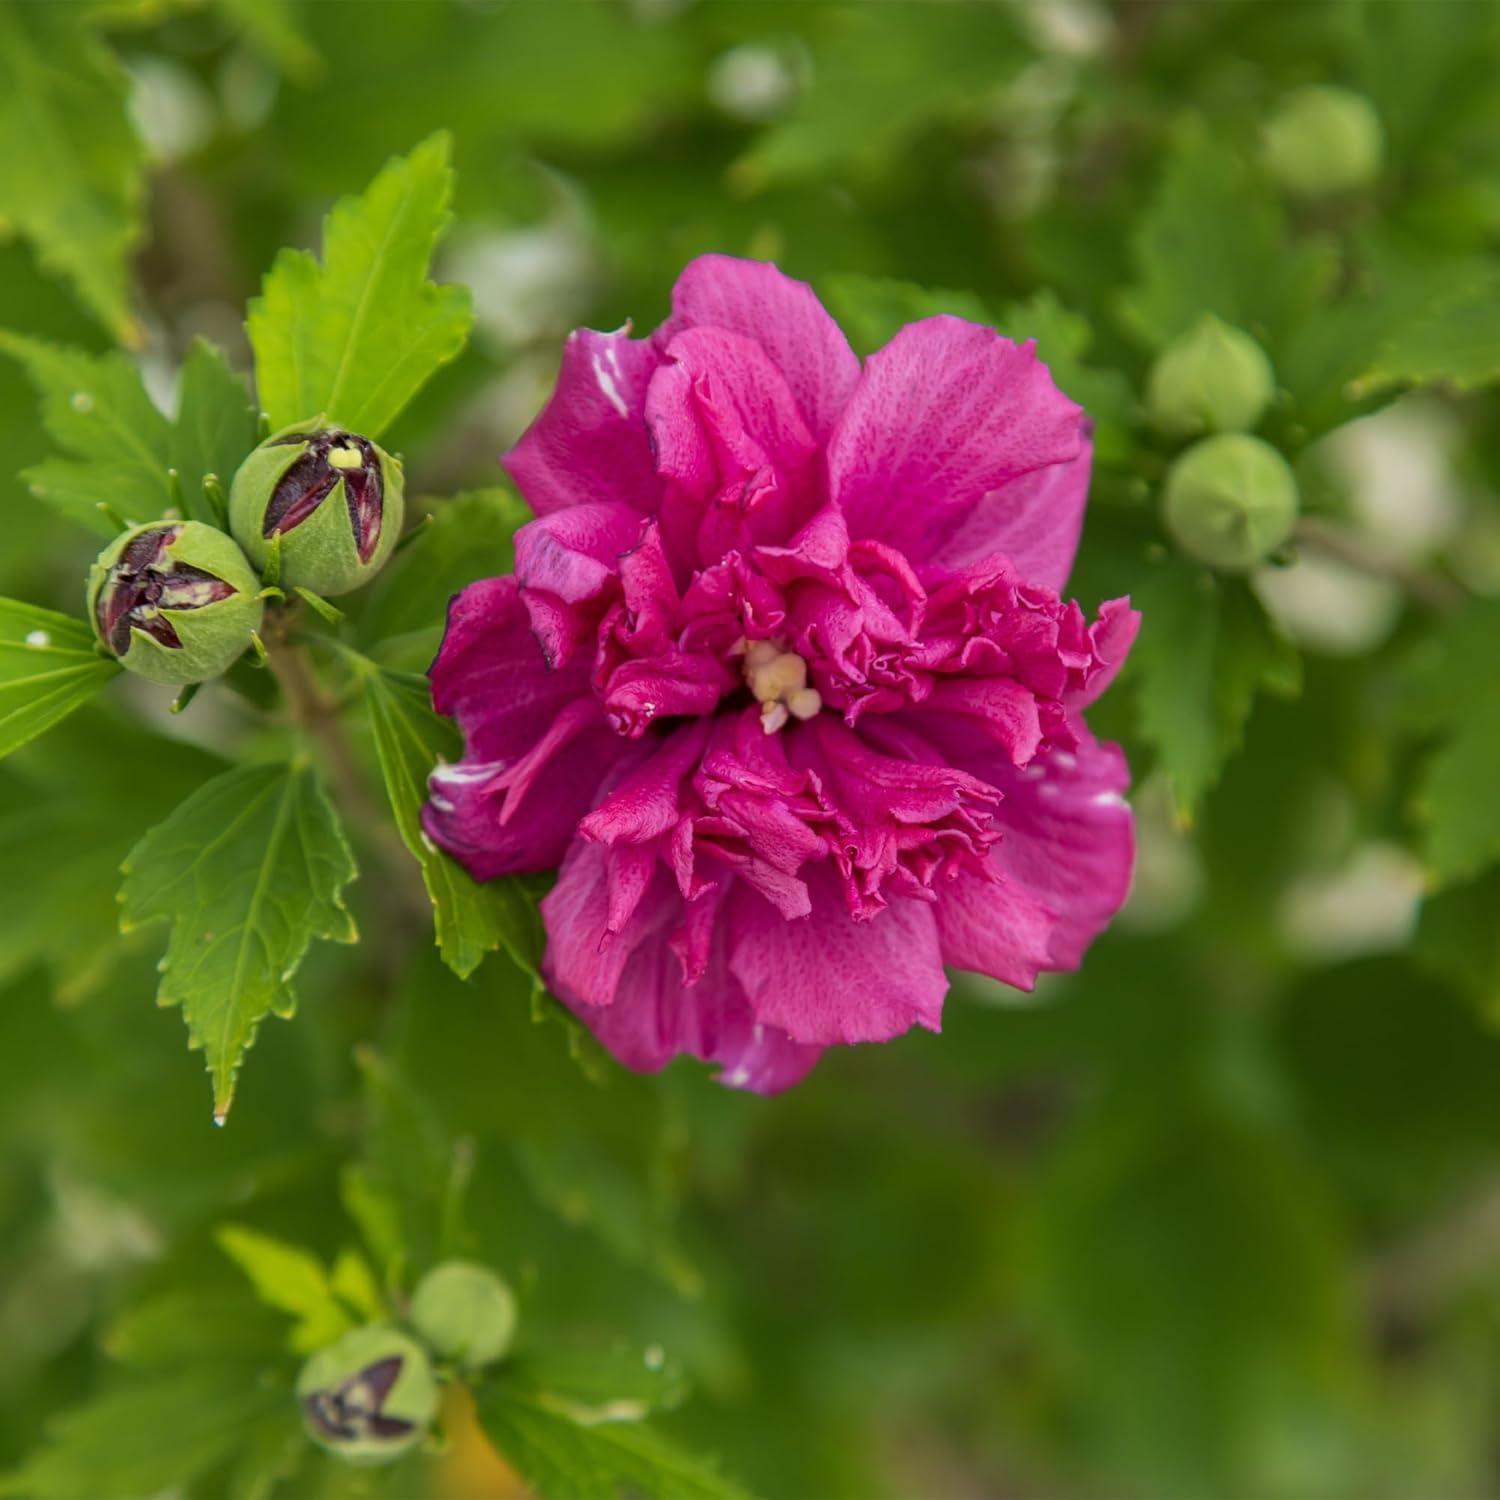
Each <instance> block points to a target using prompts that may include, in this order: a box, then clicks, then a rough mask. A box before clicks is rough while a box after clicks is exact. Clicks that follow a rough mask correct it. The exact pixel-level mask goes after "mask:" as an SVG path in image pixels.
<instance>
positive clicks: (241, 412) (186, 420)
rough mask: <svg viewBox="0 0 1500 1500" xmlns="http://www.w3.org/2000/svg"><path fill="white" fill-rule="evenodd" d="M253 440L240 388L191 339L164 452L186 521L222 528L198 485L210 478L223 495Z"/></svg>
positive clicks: (250, 412) (216, 353)
mask: <svg viewBox="0 0 1500 1500" xmlns="http://www.w3.org/2000/svg"><path fill="white" fill-rule="evenodd" d="M255 439H256V431H255V410H254V408H253V407H252V406H251V405H250V396H249V393H248V392H247V391H246V389H245V383H244V382H243V381H242V380H241V379H240V377H239V376H238V375H236V374H235V373H234V371H232V370H231V369H230V368H229V365H228V362H227V361H226V360H225V358H224V355H223V352H222V351H221V350H219V349H216V348H215V347H214V346H213V345H212V344H210V343H208V342H207V341H206V340H204V339H194V340H193V347H192V348H191V349H190V350H189V351H188V357H187V358H186V359H185V360H184V361H183V365H182V383H181V390H180V394H179V396H178V404H177V425H176V427H175V428H174V429H173V432H172V438H171V444H170V447H169V450H168V451H169V454H170V457H171V461H172V467H173V468H174V469H175V470H176V471H177V478H178V482H179V484H180V486H181V489H182V508H183V511H184V513H185V514H186V515H187V516H188V518H189V519H190V520H194V521H206V522H207V523H208V524H209V525H210V526H219V527H222V526H223V525H224V519H225V518H224V517H223V516H222V515H221V514H220V513H219V509H218V506H217V505H215V504H214V502H213V501H212V500H210V499H209V498H208V496H207V495H206V494H205V493H204V489H203V480H204V478H205V476H206V475H209V474H212V475H214V476H215V477H216V478H217V479H218V480H219V481H220V482H221V484H222V485H223V488H224V489H226V490H227V489H228V488H229V484H230V481H231V480H233V478H234V475H235V471H236V470H237V469H238V468H239V466H240V465H241V464H242V463H243V462H244V460H245V456H246V454H248V453H249V452H250V450H251V449H252V448H253V447H254V446H255Z"/></svg>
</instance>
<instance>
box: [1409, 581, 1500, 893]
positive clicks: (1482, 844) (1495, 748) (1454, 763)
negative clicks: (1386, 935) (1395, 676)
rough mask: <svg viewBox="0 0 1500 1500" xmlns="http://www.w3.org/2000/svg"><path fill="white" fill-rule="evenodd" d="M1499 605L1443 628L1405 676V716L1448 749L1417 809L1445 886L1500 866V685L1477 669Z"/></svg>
mask: <svg viewBox="0 0 1500 1500" xmlns="http://www.w3.org/2000/svg"><path fill="white" fill-rule="evenodd" d="M1497 631H1500V604H1497V603H1495V602H1494V601H1492V600H1484V599H1481V600H1475V601H1473V602H1471V603H1470V604H1469V605H1468V606H1467V607H1466V608H1464V609H1463V610H1461V611H1460V612H1459V613H1458V614H1456V615H1454V616H1452V617H1451V618H1450V619H1447V620H1444V621H1443V623H1442V624H1441V625H1440V626H1439V627H1438V628H1437V629H1436V630H1435V631H1434V632H1433V634H1432V635H1431V636H1430V637H1429V638H1428V639H1427V640H1426V641H1425V642H1424V643H1423V645H1422V646H1421V648H1420V649H1419V650H1418V651H1417V652H1416V654H1415V656H1414V658H1413V660H1412V662H1411V664H1410V667H1409V671H1408V674H1407V683H1408V698H1407V710H1408V713H1409V715H1410V717H1411V719H1412V720H1413V722H1414V723H1415V724H1416V725H1417V726H1418V727H1420V728H1422V729H1426V730H1430V731H1435V732H1437V733H1438V734H1440V735H1441V736H1442V737H1443V743H1442V744H1441V746H1440V748H1439V749H1438V750H1437V752H1436V753H1435V754H1434V755H1433V756H1432V758H1431V760H1430V761H1429V762H1428V764H1427V770H1426V774H1425V776H1424V778H1423V781H1422V785H1421V789H1420V791H1419V792H1418V794H1417V802H1416V809H1417V813H1418V815H1419V817H1420V818H1421V820H1422V823H1423V824H1424V825H1425V828H1426V840H1425V854H1426V858H1427V863H1428V866H1429V868H1430V869H1431V871H1432V873H1433V875H1434V877H1435V878H1436V879H1437V881H1438V882H1439V883H1440V884H1443V885H1447V884H1450V883H1452V882H1454V881H1461V880H1467V879H1470V878H1471V877H1472V876H1474V875H1477V874H1478V873H1479V872H1480V871H1481V870H1483V869H1484V868H1485V866H1487V865H1490V864H1493V863H1494V862H1495V861H1497V860H1500V798H1496V796H1495V795H1494V789H1493V779H1494V769H1495V765H1496V763H1497V759H1500V683H1497V682H1496V680H1495V679H1494V677H1493V676H1492V675H1491V674H1490V673H1488V672H1486V671H1483V670H1476V663H1481V662H1485V661H1488V659H1489V657H1490V655H1491V654H1492V653H1493V651H1494V647H1495V641H1496V640H1497V639H1500V636H1497V634H1496V632H1497Z"/></svg>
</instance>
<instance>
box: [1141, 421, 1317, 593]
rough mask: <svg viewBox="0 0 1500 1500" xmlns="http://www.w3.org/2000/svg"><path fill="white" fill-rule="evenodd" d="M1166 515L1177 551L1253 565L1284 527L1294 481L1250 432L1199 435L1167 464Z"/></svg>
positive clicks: (1290, 521) (1293, 506)
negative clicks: (1202, 438) (1191, 444)
mask: <svg viewBox="0 0 1500 1500" xmlns="http://www.w3.org/2000/svg"><path fill="white" fill-rule="evenodd" d="M1165 516H1166V523H1167V530H1168V531H1170V532H1171V533H1172V536H1173V538H1174V539H1175V540H1176V542H1177V544H1178V546H1180V547H1181V548H1182V549H1183V551H1185V552H1188V553H1191V554H1192V555H1193V556H1194V557H1197V558H1201V559H1202V560H1203V561H1204V562H1206V563H1211V564H1212V565H1213V566H1214V567H1216V568H1224V569H1229V570H1236V571H1237V570H1241V569H1245V568H1250V567H1254V566H1255V564H1256V563H1258V562H1263V561H1264V560H1265V559H1266V558H1267V557H1268V556H1269V555H1270V554H1271V553H1272V552H1274V551H1275V550H1276V548H1277V547H1279V546H1280V545H1281V544H1282V543H1283V542H1284V541H1285V540H1286V539H1287V537H1288V536H1289V535H1290V534H1291V530H1292V526H1293V525H1294V523H1295V522H1296V519H1297V481H1296V479H1295V477H1294V476H1293V474H1292V471H1291V469H1290V468H1289V467H1288V466H1287V462H1286V460H1285V459H1284V458H1282V456H1281V455H1280V454H1279V453H1278V452H1277V451H1276V450H1275V449H1274V448H1273V447H1271V445H1270V444H1269V443H1263V442H1262V441H1261V440H1260V439H1259V438H1257V437H1250V436H1249V435H1248V434H1246V433H1240V432H1231V433H1225V434H1223V435H1222V436H1220V437H1211V438H1204V440H1203V441H1202V442H1201V443H1195V444H1193V446H1192V447H1191V448H1189V449H1188V450H1187V452H1186V453H1184V454H1183V455H1182V456H1181V457H1180V458H1179V459H1178V460H1177V461H1176V463H1174V464H1173V465H1172V467H1171V469H1170V470H1169V471H1168V474H1167V494H1166V508H1165Z"/></svg>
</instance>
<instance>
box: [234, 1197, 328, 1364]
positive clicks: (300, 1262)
mask: <svg viewBox="0 0 1500 1500" xmlns="http://www.w3.org/2000/svg"><path fill="white" fill-rule="evenodd" d="M214 1238H215V1239H216V1240H218V1242H219V1248H220V1249H221V1250H222V1251H223V1252H224V1253H225V1255H227V1256H228V1257H229V1258H230V1260H232V1261H233V1262H234V1263H235V1265H237V1266H238V1267H239V1268H240V1270H242V1271H243V1272H244V1273H245V1275H246V1276H248V1277H249V1278H250V1284H251V1285H252V1286H253V1287H254V1288H255V1295H256V1296H257V1297H259V1298H260V1300H261V1301H262V1302H264V1303H265V1304H266V1306H267V1307H274V1308H275V1309H276V1310H277V1311H278V1312H284V1313H287V1314H288V1315H289V1316H290V1317H292V1318H295V1319H296V1324H295V1326H294V1327H293V1329H292V1332H291V1335H290V1343H291V1347H292V1349H293V1350H294V1351H295V1352H297V1353H298V1354H311V1353H312V1352H313V1351H314V1350H315V1349H322V1348H324V1347H326V1346H327V1345H328V1344H331V1343H333V1342H334V1341H335V1340H336V1339H338V1338H339V1337H340V1336H341V1335H342V1334H344V1333H347V1332H348V1330H349V1329H350V1328H352V1327H353V1326H354V1323H353V1319H351V1318H350V1316H349V1314H348V1313H347V1312H346V1311H345V1309H344V1307H343V1305H342V1304H341V1303H340V1301H339V1299H338V1298H337V1296H335V1295H334V1289H333V1283H332V1282H331V1281H330V1280H329V1277H328V1272H327V1271H326V1270H325V1269H324V1267H323V1262H322V1261H320V1260H319V1259H318V1257H317V1256H316V1255H314V1254H313V1253H312V1251H311V1250H304V1249H303V1248H302V1246H301V1245H291V1244H288V1243H287V1242H286V1241H285V1240H278V1239H276V1238H275V1237H274V1236H273V1235H269V1234H261V1233H260V1232H259V1231H257V1230H254V1229H246V1228H245V1227H244V1226H243V1225H241V1224H224V1225H222V1226H221V1227H220V1228H219V1229H218V1230H217V1231H216V1233H215V1235H214Z"/></svg>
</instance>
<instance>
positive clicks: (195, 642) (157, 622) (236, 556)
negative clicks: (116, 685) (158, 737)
mask: <svg viewBox="0 0 1500 1500" xmlns="http://www.w3.org/2000/svg"><path fill="white" fill-rule="evenodd" d="M88 610H89V618H90V619H91V620H92V621H93V623H94V630H95V633H96V634H97V635H98V637H99V639H100V640H101V641H102V642H103V643H104V645H105V647H106V648H107V649H108V650H109V651H110V652H111V653H112V654H113V655H115V656H117V657H119V659H120V662H121V664H122V665H124V666H125V667H127V668H128V669H129V670H130V671H132V672H136V673H138V674H139V675H140V676H142V677H147V678H150V680H151V681H152V682H161V683H166V684H168V685H169V686H173V687H178V686H181V685H182V684H184V683H188V682H206V681H207V680H208V679H209V678H210V677H218V676H219V675H220V674H221V673H223V672H227V671H228V670H229V668H230V667H232V666H233V665H234V663H235V662H236V661H237V660H238V659H239V657H240V656H241V655H242V654H243V653H244V651H245V648H246V647H247V646H248V645H249V644H250V638H251V636H252V635H253V634H254V633H255V631H256V630H257V629H259V627H260V621H261V615H262V614H263V613H264V610H265V606H264V604H263V602H262V600H261V598H260V580H259V579H258V578H256V576H255V573H254V570H253V569H252V568H251V566H250V564H249V562H248V561H247V560H246V558H245V554H244V553H243V552H241V551H240V549H239V548H238V547H237V546H235V544H234V542H233V540H232V539H231V538H229V537H227V536H225V535H224V533H223V532H222V531H216V530H215V529H214V528H213V527H212V526H205V525H204V524H203V523H202V522H201V521H153V522H152V523H151V524H150V525H149V526H137V527H135V528H134V529H132V530H130V531H127V532H124V533H123V534H122V535H120V536H118V537H116V538H115V540H114V541H113V542H111V543H110V544H109V546H108V547H106V548H105V549H104V551H103V552H101V553H100V554H99V557H98V560H97V561H96V562H95V563H94V566H93V568H92V569H91V570H90V572H89V582H88Z"/></svg>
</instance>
